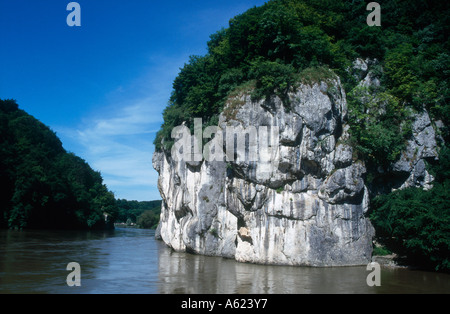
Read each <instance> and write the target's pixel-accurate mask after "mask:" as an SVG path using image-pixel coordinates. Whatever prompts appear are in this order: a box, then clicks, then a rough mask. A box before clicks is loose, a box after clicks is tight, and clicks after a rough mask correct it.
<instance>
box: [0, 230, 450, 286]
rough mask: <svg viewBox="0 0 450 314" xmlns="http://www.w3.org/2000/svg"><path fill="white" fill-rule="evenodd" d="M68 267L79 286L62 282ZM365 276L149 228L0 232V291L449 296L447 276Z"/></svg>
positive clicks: (396, 272)
mask: <svg viewBox="0 0 450 314" xmlns="http://www.w3.org/2000/svg"><path fill="white" fill-rule="evenodd" d="M69 262H78V263H79V264H80V265H81V284H82V286H81V287H68V286H67V284H66V277H67V275H68V274H69V271H67V270H66V266H67V264H68V263H69ZM369 273H370V272H369V271H367V270H366V269H365V267H342V268H309V267H288V266H267V265H253V264H242V263H237V262H235V261H233V260H229V259H224V258H219V257H207V256H199V255H191V254H185V253H176V252H173V251H171V250H170V249H169V248H167V247H166V246H165V245H164V244H163V243H162V242H159V241H155V240H154V232H153V231H150V230H140V229H116V230H115V231H109V232H86V231H11V230H0V293H127V294H128V293H152V294H155V293H165V294H167V293H193V294H203V293H220V294H223V293H231V294H235V293H238V294H244V293H245V294H262V293H270V294H298V293H352V294H354V293H450V276H449V275H447V274H435V273H430V272H420V271H409V270H405V269H388V268H383V269H382V273H381V287H369V286H367V284H366V277H367V275H368V274H369Z"/></svg>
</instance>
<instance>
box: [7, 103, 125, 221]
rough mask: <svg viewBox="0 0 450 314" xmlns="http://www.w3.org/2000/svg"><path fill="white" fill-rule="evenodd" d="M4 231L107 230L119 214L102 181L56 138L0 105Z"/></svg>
mask: <svg viewBox="0 0 450 314" xmlns="http://www.w3.org/2000/svg"><path fill="white" fill-rule="evenodd" d="M0 178H1V181H2V189H1V190H0V227H9V228H16V227H17V228H57V229H60V228H104V227H105V226H106V225H107V224H106V223H105V214H107V215H108V221H109V222H113V221H114V220H115V219H116V217H117V213H118V207H117V204H116V200H115V198H114V194H113V193H112V192H110V191H108V189H107V187H106V185H104V184H103V179H102V176H101V174H100V173H99V172H96V171H94V170H92V168H91V167H90V166H89V165H88V164H87V163H86V162H85V161H84V160H83V159H81V158H80V157H77V156H75V155H74V154H72V153H69V152H67V151H66V150H65V149H64V148H63V146H62V143H61V141H60V140H59V138H58V137H57V136H56V134H55V133H54V132H53V131H52V130H51V129H50V128H49V127H47V126H46V125H44V124H43V123H41V122H40V121H38V120H37V119H36V118H34V117H32V116H31V115H29V114H27V113H26V112H25V111H23V110H21V109H19V108H18V105H17V103H16V102H15V101H14V100H0Z"/></svg>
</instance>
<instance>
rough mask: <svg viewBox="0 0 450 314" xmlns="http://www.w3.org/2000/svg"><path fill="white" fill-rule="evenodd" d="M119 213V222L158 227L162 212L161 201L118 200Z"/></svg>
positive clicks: (144, 226)
mask: <svg viewBox="0 0 450 314" xmlns="http://www.w3.org/2000/svg"><path fill="white" fill-rule="evenodd" d="M117 206H118V207H119V214H118V216H117V220H116V221H117V222H120V223H126V224H137V225H138V226H139V227H141V228H152V229H154V228H156V226H157V225H158V222H159V215H160V214H161V201H160V200H159V201H143V202H138V201H128V200H124V199H119V200H117Z"/></svg>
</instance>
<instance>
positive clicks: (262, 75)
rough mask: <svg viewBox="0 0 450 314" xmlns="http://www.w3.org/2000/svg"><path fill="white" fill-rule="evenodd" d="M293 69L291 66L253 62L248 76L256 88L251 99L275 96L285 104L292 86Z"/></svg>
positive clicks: (269, 62) (293, 81) (268, 62)
mask: <svg viewBox="0 0 450 314" xmlns="http://www.w3.org/2000/svg"><path fill="white" fill-rule="evenodd" d="M294 72H295V69H294V67H293V66H291V65H285V64H282V63H278V62H272V61H262V62H259V60H258V62H255V63H254V64H253V65H252V67H251V69H250V73H249V76H250V77H251V78H252V79H255V80H256V88H255V89H254V91H253V93H252V99H254V100H256V99H261V98H263V97H265V98H270V96H271V95H277V96H278V97H280V99H282V100H283V101H284V102H285V103H286V102H287V101H288V97H287V92H288V91H289V89H290V88H291V87H292V86H293V85H294V83H295V80H294Z"/></svg>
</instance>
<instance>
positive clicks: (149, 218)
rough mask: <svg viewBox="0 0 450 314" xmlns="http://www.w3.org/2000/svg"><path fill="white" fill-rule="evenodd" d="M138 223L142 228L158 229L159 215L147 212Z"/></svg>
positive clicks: (150, 211)
mask: <svg viewBox="0 0 450 314" xmlns="http://www.w3.org/2000/svg"><path fill="white" fill-rule="evenodd" d="M136 223H137V225H138V226H139V227H140V228H144V229H156V227H158V223H159V214H158V213H155V212H154V211H152V210H146V211H144V212H143V213H142V214H141V215H140V216H139V217H138V218H137V221H136Z"/></svg>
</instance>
